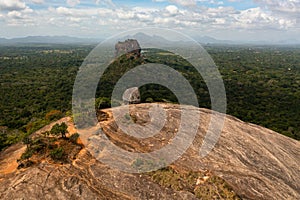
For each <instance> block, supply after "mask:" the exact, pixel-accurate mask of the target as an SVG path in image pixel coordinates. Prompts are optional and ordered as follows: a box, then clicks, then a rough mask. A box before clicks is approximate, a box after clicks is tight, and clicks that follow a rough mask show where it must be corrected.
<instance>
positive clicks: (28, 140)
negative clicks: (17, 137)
mask: <svg viewBox="0 0 300 200" xmlns="http://www.w3.org/2000/svg"><path fill="white" fill-rule="evenodd" d="M22 142H23V143H24V144H26V146H27V149H30V145H31V143H32V140H31V139H30V138H29V137H28V136H27V137H25V138H23V140H22Z"/></svg>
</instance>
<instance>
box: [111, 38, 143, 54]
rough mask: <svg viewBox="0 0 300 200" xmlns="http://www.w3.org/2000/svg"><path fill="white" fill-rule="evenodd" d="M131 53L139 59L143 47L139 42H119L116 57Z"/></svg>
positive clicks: (131, 40) (132, 40)
mask: <svg viewBox="0 0 300 200" xmlns="http://www.w3.org/2000/svg"><path fill="white" fill-rule="evenodd" d="M127 53H131V54H134V55H136V56H137V57H140V56H141V47H140V45H139V43H138V41H137V40H134V39H128V40H126V41H124V42H118V43H117V44H116V45H115V56H116V57H118V56H120V55H123V54H127Z"/></svg>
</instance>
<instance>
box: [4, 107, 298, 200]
mask: <svg viewBox="0 0 300 200" xmlns="http://www.w3.org/2000/svg"><path fill="white" fill-rule="evenodd" d="M160 106H162V107H163V108H164V110H165V112H166V116H167V120H166V123H165V126H164V128H163V129H162V130H161V131H160V133H159V134H157V135H155V136H153V137H152V138H146V139H137V138H133V137H132V136H129V135H126V134H125V133H122V131H120V130H119V129H118V127H117V125H116V123H115V121H114V118H113V116H112V109H106V110H102V111H101V112H104V113H106V115H105V116H106V117H105V118H102V119H101V120H102V121H101V122H100V126H101V127H102V129H103V131H104V132H105V134H106V135H107V136H108V137H109V138H110V140H111V141H112V142H113V143H114V144H116V145H117V146H119V147H120V148H123V149H125V150H127V151H131V152H151V151H154V150H155V149H159V148H162V147H163V146H164V145H167V144H168V142H169V141H171V140H172V138H174V137H175V136H176V133H177V129H178V127H179V124H180V116H181V114H180V106H178V105H173V104H160ZM151 107H152V104H138V105H130V116H131V118H132V119H133V121H134V123H137V124H139V125H145V124H147V122H149V120H150V117H149V114H148V113H149V109H150V108H151ZM184 109H186V110H188V111H189V110H191V111H192V110H196V111H197V112H198V113H199V114H200V127H199V129H198V132H197V135H196V137H195V139H194V142H193V144H192V145H191V146H190V148H189V149H188V150H187V151H186V152H185V153H184V154H183V156H182V157H181V158H180V159H178V160H177V161H176V162H174V163H173V164H171V167H172V169H174V170H175V171H176V172H178V173H183V172H189V171H194V172H204V171H210V172H212V173H214V174H215V175H217V176H218V177H221V178H223V179H224V180H225V181H226V182H227V183H228V184H229V185H230V186H231V187H232V188H233V190H234V191H235V192H236V193H237V194H238V195H239V196H240V197H241V198H242V199H266V200H271V199H274V200H275V199H276V200H277V199H300V182H299V180H300V143H299V141H296V140H293V139H290V138H287V137H285V136H282V135H280V134H278V133H276V132H273V131H271V130H269V129H266V128H263V127H260V126H257V125H253V124H249V123H245V122H242V121H240V120H238V119H236V118H234V117H231V116H227V117H226V120H225V124H224V128H223V131H222V134H221V136H220V138H219V140H218V142H217V144H216V146H215V148H214V149H213V151H212V152H211V153H210V154H209V155H208V156H206V157H204V158H201V157H200V156H199V149H200V147H201V144H202V142H203V139H204V137H205V135H206V130H207V127H208V124H209V122H210V119H211V117H212V115H214V114H212V112H211V111H210V110H207V109H198V108H195V107H192V106H184ZM191 113H193V112H191ZM188 117H189V118H190V119H189V121H190V126H193V125H194V124H195V123H196V122H195V120H193V115H192V114H191V115H189V116H188ZM68 123H69V125H71V122H70V121H69V122H68ZM22 148H24V145H20V144H17V145H15V146H12V147H11V148H10V149H9V151H3V152H1V153H0V159H3V160H5V159H7V158H9V157H10V155H16V154H19V153H18V152H19V151H22ZM175 150H176V149H175ZM3 160H0V169H1V167H2V168H3V167H4V166H5V165H7V162H4V161H3ZM203 179H204V180H205V179H206V178H205V177H204V178H203ZM201 181H202V179H199V182H201ZM197 184H198V181H197ZM195 186H196V182H195ZM0 199H9V200H11V199H197V198H196V196H195V195H194V194H193V193H191V192H189V191H177V190H175V189H173V188H170V187H163V186H162V185H160V184H159V183H157V182H155V181H153V180H152V179H151V178H149V175H148V174H145V173H144V174H130V173H125V172H121V171H118V170H116V169H113V168H111V167H109V166H107V165H105V164H104V163H102V162H100V161H98V160H96V159H95V158H94V157H93V156H92V155H91V154H90V152H88V151H87V149H85V148H84V149H82V150H81V151H80V153H79V154H77V156H76V158H75V159H74V160H73V161H72V162H71V163H67V164H63V165H60V164H53V163H47V162H43V161H41V163H39V164H38V165H35V166H33V167H29V168H26V169H20V170H16V171H12V172H10V173H3V171H1V174H0ZM215 199H222V198H219V197H216V198H215Z"/></svg>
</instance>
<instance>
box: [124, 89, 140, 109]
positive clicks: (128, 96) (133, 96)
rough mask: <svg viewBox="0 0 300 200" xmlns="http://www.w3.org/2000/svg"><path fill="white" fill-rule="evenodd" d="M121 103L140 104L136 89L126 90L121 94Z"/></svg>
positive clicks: (138, 93)
mask: <svg viewBox="0 0 300 200" xmlns="http://www.w3.org/2000/svg"><path fill="white" fill-rule="evenodd" d="M122 99H123V103H124V104H125V105H128V104H139V103H141V95H140V91H139V88H138V87H133V88H129V89H127V90H126V91H125V92H124V94H123V97H122Z"/></svg>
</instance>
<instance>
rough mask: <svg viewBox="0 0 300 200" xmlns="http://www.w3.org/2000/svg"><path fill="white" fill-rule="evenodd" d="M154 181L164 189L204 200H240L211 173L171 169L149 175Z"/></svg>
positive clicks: (222, 181)
mask: <svg viewBox="0 0 300 200" xmlns="http://www.w3.org/2000/svg"><path fill="white" fill-rule="evenodd" d="M149 175H150V176H151V178H152V180H153V181H154V182H156V183H158V184H159V185H161V186H163V187H168V188H172V189H173V190H176V191H188V192H191V193H193V194H194V195H195V196H196V197H197V198H199V199H203V200H211V199H227V200H238V199H240V198H239V197H238V195H237V194H236V193H235V192H234V191H233V190H232V188H231V187H230V186H229V185H228V184H227V183H226V182H225V180H223V179H221V178H220V177H217V176H215V175H213V174H212V173H211V172H188V173H186V172H183V173H179V172H176V171H175V170H173V169H172V168H171V167H167V168H164V169H161V170H158V171H156V172H151V173H149Z"/></svg>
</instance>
